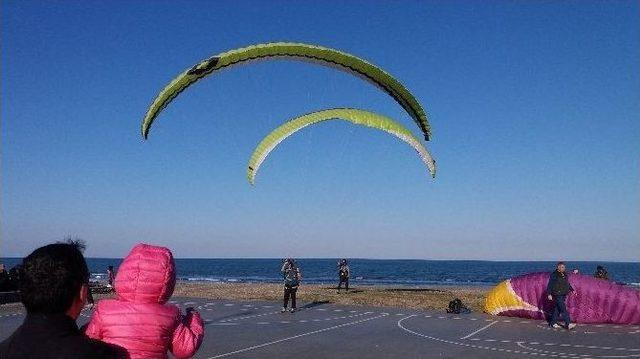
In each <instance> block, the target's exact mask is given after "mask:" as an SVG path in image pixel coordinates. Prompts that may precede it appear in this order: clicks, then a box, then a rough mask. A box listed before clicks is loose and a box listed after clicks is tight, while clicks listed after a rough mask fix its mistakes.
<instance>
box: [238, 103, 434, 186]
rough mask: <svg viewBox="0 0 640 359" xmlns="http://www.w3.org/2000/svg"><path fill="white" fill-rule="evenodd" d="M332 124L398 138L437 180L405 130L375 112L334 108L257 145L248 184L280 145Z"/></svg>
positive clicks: (429, 160)
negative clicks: (296, 135) (310, 129)
mask: <svg viewBox="0 0 640 359" xmlns="http://www.w3.org/2000/svg"><path fill="white" fill-rule="evenodd" d="M329 120H343V121H347V122H351V123H353V124H356V125H360V126H367V127H372V128H375V129H378V130H382V131H385V132H387V133H390V134H392V135H394V136H396V137H398V138H399V139H401V140H402V141H404V142H406V143H407V144H409V145H410V146H411V147H413V149H414V150H416V152H417V153H418V155H419V156H420V159H421V160H422V162H424V163H425V165H427V168H428V169H429V172H430V173H431V176H432V177H435V176H436V163H435V161H434V160H433V158H432V157H431V154H430V153H429V151H427V149H426V148H425V147H424V146H423V145H422V144H421V143H420V141H419V140H418V139H417V138H416V137H415V136H414V135H413V134H412V133H411V132H410V131H409V130H407V129H406V128H405V127H404V126H402V125H401V124H399V123H397V122H396V121H394V120H392V119H390V118H388V117H385V116H382V115H378V114H376V113H373V112H369V111H364V110H358V109H354V108H334V109H328V110H323V111H317V112H312V113H310V114H306V115H304V116H300V117H297V118H294V119H293V120H290V121H287V122H285V123H284V124H282V125H280V126H279V127H278V128H276V129H275V130H273V131H272V132H271V133H269V134H268V135H267V137H265V138H264V139H263V140H262V141H261V142H260V144H258V146H257V147H256V149H255V151H253V154H252V155H251V159H250V160H249V166H248V169H247V179H248V180H249V183H251V184H254V183H255V177H256V175H257V173H258V169H259V168H260V165H261V164H262V162H264V160H265V159H266V158H267V156H268V155H269V153H271V151H272V150H273V149H274V148H276V147H277V146H278V144H280V142H282V141H284V140H285V139H286V138H287V137H289V136H291V135H293V134H294V133H296V132H298V131H299V130H301V129H303V128H305V127H307V126H310V125H313V124H317V123H320V122H324V121H329Z"/></svg>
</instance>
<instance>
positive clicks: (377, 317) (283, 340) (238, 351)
mask: <svg viewBox="0 0 640 359" xmlns="http://www.w3.org/2000/svg"><path fill="white" fill-rule="evenodd" d="M383 317H386V315H384V314H382V315H378V316H376V317H371V318H366V319H361V320H356V321H353V322H349V323H344V324H339V325H334V326H332V327H328V328H324V329H318V330H314V331H312V332H306V333H302V334H298V335H294V336H292V337H287V338H282V339H278V340H274V341H271V342H267V343H263V344H258V345H254V346H251V347H247V348H243V349H238V350H235V351H232V352H228V353H224V354H219V355H216V356H212V357H210V358H208V359H216V358H224V357H227V356H230V355H234V354H239V353H244V352H248V351H250V350H255V349H259V348H264V347H267V346H269V345H274V344H278V343H282V342H286V341H289V340H293V339H297V338H302V337H306V336H309V335H314V334H319V333H323V332H327V331H330V330H335V329H339V328H343V327H348V326H351V325H356V324H360V323H364V322H368V321H370V320H374V319H379V318H383Z"/></svg>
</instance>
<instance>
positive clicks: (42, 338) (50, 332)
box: [0, 313, 127, 359]
mask: <svg viewBox="0 0 640 359" xmlns="http://www.w3.org/2000/svg"><path fill="white" fill-rule="evenodd" d="M118 353H119V354H118ZM126 355H127V354H126V352H124V351H123V350H122V349H121V348H119V347H115V346H112V345H110V344H106V343H103V342H101V341H99V340H94V339H89V338H88V337H86V336H85V335H84V334H83V333H82V332H81V331H80V329H78V325H77V324H76V321H75V320H74V319H73V318H71V317H70V316H68V315H67V314H65V313H56V314H42V313H34V314H27V317H26V318H25V320H24V322H23V323H22V325H21V326H20V327H19V328H18V329H17V330H16V331H15V332H14V333H13V335H12V336H11V337H9V339H7V340H6V341H4V342H3V343H2V344H0V358H2V359H5V358H6V359H11V358H16V359H17V358H21V359H29V358H34V359H35V358H87V359H88V358H126Z"/></svg>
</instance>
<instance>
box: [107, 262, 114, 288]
mask: <svg viewBox="0 0 640 359" xmlns="http://www.w3.org/2000/svg"><path fill="white" fill-rule="evenodd" d="M115 280H116V273H115V272H114V270H113V266H108V267H107V283H109V287H110V288H113V282H115Z"/></svg>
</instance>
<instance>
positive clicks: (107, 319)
mask: <svg viewBox="0 0 640 359" xmlns="http://www.w3.org/2000/svg"><path fill="white" fill-rule="evenodd" d="M175 284H176V272H175V264H174V262H173V255H172V254H171V251H170V250H169V249H167V248H164V247H157V246H151V245H148V244H138V245H136V246H135V247H133V249H132V250H131V252H130V253H129V255H128V256H127V258H125V259H124V261H123V262H122V265H121V266H120V268H119V269H118V274H117V275H116V282H115V290H116V299H104V300H101V301H100V302H99V303H98V305H97V306H96V309H95V312H94V313H93V316H92V317H91V321H90V322H89V325H88V326H87V328H86V335H87V336H89V337H91V338H94V339H99V340H102V341H104V342H107V343H111V344H115V345H119V346H121V347H123V348H125V349H126V350H127V351H128V352H129V355H130V357H131V358H133V359H137V358H162V359H164V358H167V350H170V351H171V352H172V353H173V355H174V356H175V357H176V358H178V359H182V358H189V357H191V356H193V355H194V354H195V353H196V351H197V350H198V348H199V347H200V344H201V343H202V338H203V336H204V326H203V324H202V319H201V318H200V315H199V314H198V313H197V312H190V313H187V314H186V315H184V316H183V315H181V314H180V309H179V308H178V307H176V306H174V305H168V304H166V302H167V300H169V298H170V297H171V295H172V294H173V289H174V286H175Z"/></svg>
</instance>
